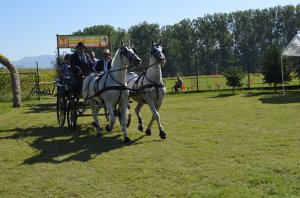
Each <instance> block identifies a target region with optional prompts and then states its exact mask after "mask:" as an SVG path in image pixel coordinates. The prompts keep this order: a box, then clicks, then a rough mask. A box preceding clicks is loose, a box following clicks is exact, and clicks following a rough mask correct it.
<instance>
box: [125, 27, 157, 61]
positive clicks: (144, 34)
mask: <svg viewBox="0 0 300 198" xmlns="http://www.w3.org/2000/svg"><path fill="white" fill-rule="evenodd" d="M128 34H129V37H130V42H131V44H132V45H133V46H134V48H136V50H137V54H138V55H139V57H140V58H141V59H142V63H143V64H145V66H148V64H149V56H150V54H149V52H150V51H149V50H150V44H151V41H152V40H154V41H159V39H160V38H161V34H160V28H159V25H158V24H149V23H147V22H146V21H144V22H143V23H140V24H138V25H134V26H131V27H130V28H129V30H128Z"/></svg>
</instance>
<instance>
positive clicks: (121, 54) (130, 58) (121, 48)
mask: <svg viewBox="0 0 300 198" xmlns="http://www.w3.org/2000/svg"><path fill="white" fill-rule="evenodd" d="M126 47H129V46H127V45H123V46H122V47H120V48H119V49H120V50H121V53H120V56H121V61H122V64H123V65H126V64H125V63H124V61H123V55H124V56H126V58H128V60H129V64H130V66H129V67H134V65H132V64H131V60H132V57H133V56H136V53H135V52H134V53H131V55H130V56H129V57H128V55H127V54H128V51H127V49H126V54H125V52H124V49H125V48H126ZM132 50H133V49H132ZM133 51H134V50H133ZM129 67H128V68H129ZM122 69H124V68H122ZM119 70H121V69H119ZM114 71H116V70H114Z"/></svg>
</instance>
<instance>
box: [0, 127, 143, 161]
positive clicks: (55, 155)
mask: <svg viewBox="0 0 300 198" xmlns="http://www.w3.org/2000/svg"><path fill="white" fill-rule="evenodd" d="M91 130H94V128H93V127H92V126H84V128H83V127H82V128H80V129H78V130H77V131H76V132H71V131H69V129H68V128H59V127H57V128H56V127H50V126H42V127H31V128H26V129H21V128H15V129H11V130H9V131H7V130H0V132H4V131H5V132H16V133H15V134H13V135H11V136H7V137H2V138H0V140H1V139H16V140H24V141H26V142H27V143H28V144H29V145H30V146H31V147H32V148H33V149H35V150H37V151H38V152H37V153H38V154H37V155H35V156H33V157H30V158H28V159H26V160H25V161H24V162H23V164H35V163H45V162H46V163H55V164H58V163H63V162H68V161H82V162H86V161H89V160H91V159H93V158H95V157H96V156H97V155H101V154H103V153H106V152H109V151H112V150H115V149H120V148H122V147H124V146H129V145H136V144H139V143H138V141H139V140H140V139H142V138H143V137H144V136H145V135H141V136H140V137H139V138H137V139H135V140H132V143H131V144H126V143H123V133H114V132H112V134H109V135H108V134H104V135H103V136H102V137H97V136H96V135H95V134H91V133H90V131H91Z"/></svg>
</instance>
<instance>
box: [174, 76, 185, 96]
mask: <svg viewBox="0 0 300 198" xmlns="http://www.w3.org/2000/svg"><path fill="white" fill-rule="evenodd" d="M182 85H183V80H182V79H181V78H180V77H179V75H177V81H175V85H174V86H173V88H172V91H174V92H175V93H176V92H178V91H179V89H182Z"/></svg>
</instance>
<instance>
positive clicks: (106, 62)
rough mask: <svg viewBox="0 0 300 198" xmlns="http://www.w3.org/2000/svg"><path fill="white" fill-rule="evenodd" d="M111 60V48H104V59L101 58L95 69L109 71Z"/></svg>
mask: <svg viewBox="0 0 300 198" xmlns="http://www.w3.org/2000/svg"><path fill="white" fill-rule="evenodd" d="M111 61H112V58H111V56H110V52H109V49H104V50H103V59H101V60H99V61H98V63H97V65H96V67H95V71H96V72H98V73H100V72H107V71H109V70H110V68H111Z"/></svg>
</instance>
